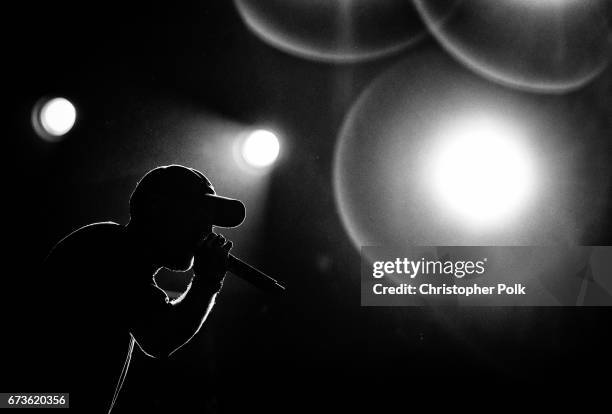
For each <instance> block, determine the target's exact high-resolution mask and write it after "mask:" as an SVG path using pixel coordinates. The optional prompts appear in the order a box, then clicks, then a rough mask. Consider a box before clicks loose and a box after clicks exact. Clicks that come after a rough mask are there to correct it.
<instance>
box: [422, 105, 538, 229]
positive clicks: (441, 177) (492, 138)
mask: <svg viewBox="0 0 612 414" xmlns="http://www.w3.org/2000/svg"><path fill="white" fill-rule="evenodd" d="M522 142H524V139H523V137H521V133H520V129H519V128H518V127H516V126H514V125H512V124H510V123H507V122H506V123H504V122H501V121H500V120H495V119H493V118H491V117H486V116H483V117H477V118H475V119H467V120H459V121H455V122H453V123H452V124H451V125H449V126H448V127H447V129H446V130H444V131H443V132H442V136H441V137H440V139H439V144H438V147H437V149H435V150H434V154H433V158H432V164H431V171H432V172H433V177H432V178H433V179H432V184H433V187H432V190H433V193H434V198H435V199H436V200H437V202H438V204H439V205H440V206H441V207H442V208H443V209H445V210H448V211H451V212H454V213H455V214H457V215H458V216H459V217H458V218H459V219H460V220H465V221H466V222H468V223H469V225H470V226H478V225H485V224H486V225H494V224H495V223H500V222H503V221H504V220H506V219H507V218H508V217H510V216H512V215H513V214H516V213H518V212H519V211H520V210H521V207H522V206H523V205H524V204H525V202H526V201H527V200H528V198H529V196H530V194H532V190H533V187H534V182H535V174H534V166H533V163H532V161H531V159H530V156H529V154H528V151H527V149H526V148H524V145H522Z"/></svg>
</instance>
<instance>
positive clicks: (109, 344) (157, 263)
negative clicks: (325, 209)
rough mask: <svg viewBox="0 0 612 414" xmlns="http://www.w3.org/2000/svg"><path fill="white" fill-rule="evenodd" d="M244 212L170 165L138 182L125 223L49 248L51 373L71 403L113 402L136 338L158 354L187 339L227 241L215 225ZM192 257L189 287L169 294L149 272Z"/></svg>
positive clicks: (210, 295) (221, 267)
mask: <svg viewBox="0 0 612 414" xmlns="http://www.w3.org/2000/svg"><path fill="white" fill-rule="evenodd" d="M244 216H245V211H244V206H243V204H242V203H241V202H240V201H238V200H233V199H229V198H224V197H220V196H217V195H215V191H214V189H213V186H212V185H211V183H210V182H209V181H208V180H207V179H206V177H205V176H204V175H203V174H202V173H200V172H199V171H196V170H194V169H191V168H186V167H182V166H178V165H171V166H166V167H160V168H156V169H154V170H152V171H150V172H149V173H147V174H146V175H145V176H144V177H143V178H142V180H141V181H140V182H139V183H138V185H137V186H136V189H135V190H134V192H133V194H132V196H131V198H130V222H129V223H128V224H127V225H125V226H122V225H119V224H116V223H113V222H105V223H96V224H91V225H88V226H85V227H83V228H81V229H79V230H77V231H75V232H74V233H72V234H70V235H69V236H67V237H66V238H64V239H63V240H61V241H60V242H59V243H58V244H57V245H56V246H55V247H54V248H53V250H52V251H51V253H50V255H49V257H48V258H47V260H46V266H45V269H46V271H47V272H48V277H49V279H50V280H52V283H50V286H53V291H54V292H55V294H51V292H49V295H48V296H49V297H52V298H53V300H52V303H50V304H49V309H48V310H49V311H50V312H51V314H52V315H53V321H50V322H49V321H48V323H50V325H51V327H52V329H51V330H52V331H54V332H55V334H52V336H53V338H46V340H47V342H48V343H49V344H52V345H49V346H48V347H46V348H48V349H49V350H52V353H53V354H54V355H53V356H52V357H51V358H52V359H53V360H54V361H61V363H62V364H65V366H66V370H65V371H60V370H58V369H57V368H55V369H54V370H53V372H48V373H47V375H48V376H49V377H50V378H51V379H55V380H56V381H54V385H53V388H54V389H55V390H57V391H58V392H60V391H61V392H66V391H68V392H70V393H71V395H70V405H71V407H74V408H77V409H78V408H81V410H83V411H86V412H108V411H109V410H110V409H112V406H113V405H114V402H115V399H116V397H117V395H118V393H119V390H120V389H121V385H122V383H123V380H124V378H125V374H126V372H127V368H128V366H129V362H130V357H131V354H132V349H133V346H134V343H137V344H138V345H139V347H140V348H141V349H142V350H143V351H144V352H145V353H146V354H148V355H149V356H152V357H155V358H163V357H166V356H168V355H170V354H172V353H173V352H174V351H176V350H177V349H178V348H180V347H181V346H183V345H184V344H185V343H187V342H189V340H190V339H191V338H192V337H193V336H194V335H195V334H196V333H197V332H198V330H199V329H200V327H201V326H202V324H203V322H204V320H205V319H206V317H207V315H208V313H209V312H210V310H211V308H212V307H213V305H214V302H215V296H216V294H217V293H218V292H219V290H220V289H221V285H222V283H223V278H224V275H225V271H226V262H227V257H228V254H229V250H230V249H231V247H232V243H231V242H230V241H227V240H226V239H225V238H224V237H223V236H220V235H217V234H214V233H213V232H212V230H213V226H222V227H234V226H237V225H239V224H240V223H241V222H242V221H243V219H244ZM192 265H193V270H194V274H195V276H194V278H193V280H192V281H191V284H190V286H189V289H188V290H187V292H185V293H184V294H183V295H182V296H181V297H180V298H179V299H177V300H174V301H170V300H169V299H168V297H167V296H166V294H165V293H164V291H162V290H161V289H160V288H159V287H158V286H157V285H156V283H155V281H154V278H153V277H154V275H155V273H156V272H157V271H158V270H159V269H160V268H162V267H165V268H168V269H171V270H177V271H184V270H188V269H190V268H191V266H192ZM54 327H55V328H57V329H55V328H54ZM54 329H55V330H54ZM57 339H59V341H58V340H57ZM55 344H58V345H57V346H54V345H55ZM42 368H43V369H44V367H42ZM62 386H63V387H67V388H61V387H62Z"/></svg>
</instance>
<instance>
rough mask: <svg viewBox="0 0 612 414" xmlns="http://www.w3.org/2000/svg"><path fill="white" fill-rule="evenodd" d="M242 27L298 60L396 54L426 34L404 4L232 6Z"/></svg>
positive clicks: (307, 1)
mask: <svg viewBox="0 0 612 414" xmlns="http://www.w3.org/2000/svg"><path fill="white" fill-rule="evenodd" d="M234 3H235V5H236V9H237V10H238V13H239V14H240V17H241V18H242V20H243V21H244V22H245V24H246V26H247V27H248V28H249V29H250V30H251V31H252V32H253V33H254V34H255V35H256V36H257V37H259V38H260V39H261V40H262V41H264V42H266V43H267V44H269V45H271V46H273V47H275V48H277V49H279V50H282V51H284V52H286V53H289V54H291V55H294V56H299V57H301V58H306V59H311V60H316V61H328V62H355V61H361V60H367V59H374V58H377V57H381V56H385V55H389V54H392V53H395V52H398V51H400V50H402V49H404V48H406V47H408V46H410V45H412V44H414V43H415V42H417V41H418V40H420V39H422V38H423V37H424V35H425V34H426V28H425V26H424V25H423V23H422V22H421V20H420V18H419V16H418V13H417V12H416V10H415V8H414V5H413V4H412V2H410V1H405V0H325V1H312V0H266V1H260V0H234Z"/></svg>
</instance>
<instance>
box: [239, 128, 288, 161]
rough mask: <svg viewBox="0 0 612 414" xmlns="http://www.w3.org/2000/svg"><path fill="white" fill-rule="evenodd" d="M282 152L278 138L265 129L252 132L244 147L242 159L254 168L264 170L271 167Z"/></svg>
mask: <svg viewBox="0 0 612 414" xmlns="http://www.w3.org/2000/svg"><path fill="white" fill-rule="evenodd" d="M279 151H280V144H279V142H278V138H276V135H274V134H273V133H272V132H270V131H266V130H263V129H260V130H257V131H254V132H252V133H251V134H250V135H249V136H248V137H247V139H246V140H245V141H244V144H243V145H242V157H243V158H244V160H245V161H246V162H247V164H249V165H251V166H252V167H257V168H263V167H267V166H269V165H271V164H272V163H273V162H274V161H276V158H277V157H278V153H279Z"/></svg>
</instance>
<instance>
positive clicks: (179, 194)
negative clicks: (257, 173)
mask: <svg viewBox="0 0 612 414" xmlns="http://www.w3.org/2000/svg"><path fill="white" fill-rule="evenodd" d="M159 195H162V196H163V199H164V200H167V201H168V202H172V203H189V204H191V205H195V206H201V207H202V208H203V214H205V215H206V218H207V220H209V221H210V223H211V224H212V225H214V226H219V227H236V226H238V225H240V224H241V223H242V222H243V221H244V218H245V215H246V211H245V208H244V204H242V202H241V201H240V200H236V199H233V198H228V197H222V196H220V195H217V194H216V193H215V189H214V187H213V185H212V184H211V182H210V180H209V179H208V178H206V176H205V175H204V174H202V173H201V172H200V171H198V170H196V169H194V168H189V167H185V166H182V165H177V164H173V165H165V166H161V167H157V168H154V169H153V170H151V171H149V172H148V173H147V174H145V176H144V177H143V178H142V179H141V180H140V181H139V182H138V184H137V185H136V189H134V192H133V193H132V196H131V198H130V213H131V214H132V216H134V215H135V214H137V212H138V210H139V209H141V208H143V207H144V205H145V204H146V203H147V200H150V197H152V196H157V197H159Z"/></svg>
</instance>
